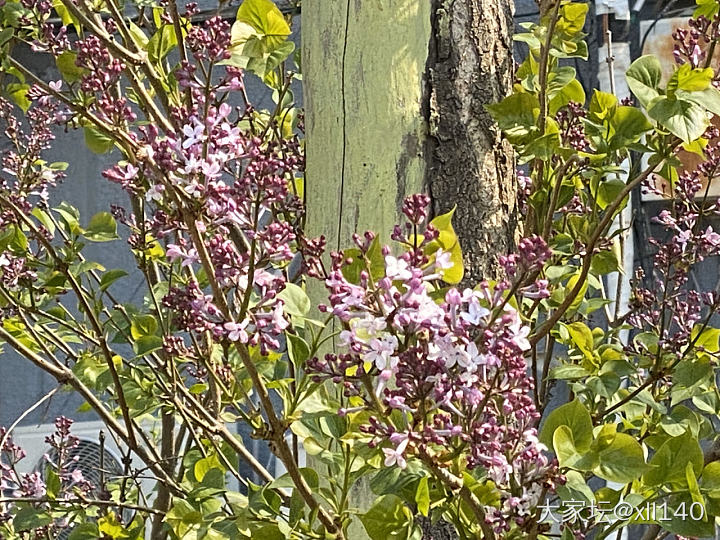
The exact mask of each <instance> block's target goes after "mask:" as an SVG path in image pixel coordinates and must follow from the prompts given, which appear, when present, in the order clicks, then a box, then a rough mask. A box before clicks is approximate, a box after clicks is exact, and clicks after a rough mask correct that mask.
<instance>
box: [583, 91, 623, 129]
mask: <svg viewBox="0 0 720 540" xmlns="http://www.w3.org/2000/svg"><path fill="white" fill-rule="evenodd" d="M617 104H618V99H617V97H615V96H614V95H613V94H608V93H607V92H602V91H600V90H595V91H594V92H593V96H592V98H591V99H590V107H589V109H588V112H589V113H590V119H591V120H593V121H594V122H600V123H602V122H603V121H604V120H606V119H608V118H610V116H611V114H612V112H613V111H614V110H615V108H616V107H617Z"/></svg>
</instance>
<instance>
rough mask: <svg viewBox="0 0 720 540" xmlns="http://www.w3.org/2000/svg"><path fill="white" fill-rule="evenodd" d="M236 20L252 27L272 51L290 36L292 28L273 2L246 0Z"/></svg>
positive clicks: (268, 0) (267, 0)
mask: <svg viewBox="0 0 720 540" xmlns="http://www.w3.org/2000/svg"><path fill="white" fill-rule="evenodd" d="M236 20H237V21H238V22H240V23H245V24H247V25H249V26H250V27H252V28H253V29H254V30H255V31H256V32H257V33H258V34H259V35H260V36H261V37H262V38H264V39H265V41H266V43H267V44H268V46H269V48H271V49H274V48H275V47H277V46H278V45H280V44H281V43H282V42H283V41H285V40H286V39H287V37H288V36H289V35H290V26H289V25H288V23H287V21H286V20H285V17H284V16H283V14H282V12H281V11H280V10H279V9H278V8H277V6H276V5H275V4H274V3H273V2H271V0H244V2H243V3H242V4H241V5H240V7H239V8H238V11H237V16H236Z"/></svg>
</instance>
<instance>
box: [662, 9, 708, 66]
mask: <svg viewBox="0 0 720 540" xmlns="http://www.w3.org/2000/svg"><path fill="white" fill-rule="evenodd" d="M672 37H673V40H674V42H675V43H674V45H673V57H674V58H675V62H676V63H678V64H690V65H691V66H692V67H693V68H698V67H703V66H704V63H705V59H706V56H707V52H706V49H707V47H708V46H709V45H710V44H711V43H713V42H715V41H717V40H718V39H720V17H718V16H715V17H713V19H712V20H710V19H708V18H707V17H705V16H700V17H698V18H697V19H695V18H691V19H689V20H688V28H678V29H677V30H675V32H673V35H672Z"/></svg>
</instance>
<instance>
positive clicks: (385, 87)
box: [302, 0, 517, 539]
mask: <svg viewBox="0 0 720 540" xmlns="http://www.w3.org/2000/svg"><path fill="white" fill-rule="evenodd" d="M302 28H303V36H302V37H303V43H302V55H303V87H304V88H303V95H304V100H305V110H306V156H307V168H306V194H307V205H308V232H309V234H311V235H313V236H314V235H319V234H324V235H325V236H326V238H327V239H328V247H329V249H331V250H338V249H344V248H347V247H350V245H351V236H352V234H353V233H355V232H358V233H362V232H363V231H365V230H367V229H371V230H373V231H376V232H378V233H380V236H381V239H382V240H383V241H387V240H388V239H389V236H390V232H391V230H392V227H393V225H394V224H395V223H397V222H398V221H399V220H400V205H401V202H402V199H403V198H404V197H405V196H406V195H409V194H411V193H416V192H420V191H424V192H426V193H429V194H430V195H431V198H432V199H433V210H434V212H435V213H436V214H437V213H442V212H445V211H447V210H449V209H450V208H452V207H453V206H455V205H457V212H456V219H455V226H456V230H457V231H458V235H459V237H460V241H461V245H462V248H463V252H464V254H465V263H466V269H467V276H468V280H467V281H468V283H472V282H476V281H477V280H478V279H479V278H481V277H494V276H495V274H496V270H495V265H494V261H495V258H496V255H497V254H500V253H506V252H507V251H508V250H510V249H511V247H512V244H513V241H514V239H515V234H516V229H517V226H516V220H515V180H514V171H513V168H514V159H513V157H512V151H511V149H510V148H509V146H508V145H507V144H506V143H504V142H503V141H502V140H501V138H500V136H499V133H497V131H496V130H495V129H494V127H493V125H492V122H491V121H490V119H489V116H488V115H487V113H486V112H485V110H484V108H483V107H484V105H485V104H487V103H492V102H495V101H497V100H499V99H501V98H502V97H503V95H504V94H505V93H506V92H507V91H508V90H509V86H510V84H511V80H512V78H511V73H512V43H511V40H510V34H511V32H512V0H304V1H303V5H302ZM310 292H311V296H313V297H314V298H315V300H316V301H323V298H324V297H325V295H324V291H322V290H321V286H319V285H317V284H316V286H315V288H314V289H313V288H311V291H310ZM369 499H370V496H369V491H368V489H367V488H366V487H365V486H359V487H358V489H357V490H356V492H355V493H353V503H354V504H355V505H359V506H363V505H364V504H367V502H368V500H369ZM423 528H424V533H425V534H424V536H425V538H428V539H431V538H435V539H445V538H450V537H451V536H450V535H449V534H448V533H447V530H445V529H443V527H439V528H434V527H427V526H425V527H423ZM364 537H365V535H364V531H362V527H358V528H357V529H354V530H352V531H351V532H350V538H353V539H356V538H357V539H359V538H364Z"/></svg>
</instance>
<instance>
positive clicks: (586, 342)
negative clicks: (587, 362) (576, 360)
mask: <svg viewBox="0 0 720 540" xmlns="http://www.w3.org/2000/svg"><path fill="white" fill-rule="evenodd" d="M566 328H567V331H568V333H569V334H570V339H571V340H572V341H573V343H574V344H575V345H576V346H577V348H578V349H580V351H581V352H582V353H583V354H584V355H585V356H586V357H587V358H590V359H592V357H593V349H594V341H595V339H594V338H593V334H592V331H591V330H590V328H589V327H588V326H587V325H586V324H585V323H583V322H580V321H577V322H574V323H572V324H568V325H566Z"/></svg>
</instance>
